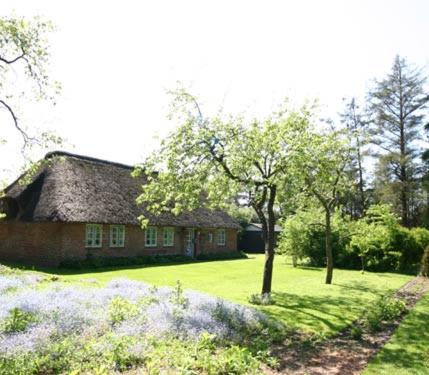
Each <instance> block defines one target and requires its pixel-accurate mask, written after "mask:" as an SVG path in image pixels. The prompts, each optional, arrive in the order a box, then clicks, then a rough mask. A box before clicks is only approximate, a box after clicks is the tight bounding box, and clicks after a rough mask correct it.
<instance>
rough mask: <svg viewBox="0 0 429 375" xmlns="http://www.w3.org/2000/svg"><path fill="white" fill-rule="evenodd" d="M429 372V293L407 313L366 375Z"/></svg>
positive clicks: (402, 374)
mask: <svg viewBox="0 0 429 375" xmlns="http://www.w3.org/2000/svg"><path fill="white" fill-rule="evenodd" d="M375 374H377V375H381V374H389V375H414V374H415V375H425V374H429V294H426V295H425V296H424V297H423V298H422V299H421V300H420V302H419V303H418V304H417V305H416V307H415V308H414V309H413V310H412V311H411V312H410V313H409V315H407V316H406V317H405V319H404V320H403V322H402V323H401V325H400V326H399V328H398V330H397V331H396V332H395V334H394V335H393V336H392V338H391V339H390V341H389V342H388V343H387V345H386V346H384V347H383V349H382V350H381V352H380V353H379V354H378V355H377V357H376V358H375V359H374V360H373V361H372V362H371V363H370V365H369V366H368V368H367V369H366V371H365V372H364V375H375Z"/></svg>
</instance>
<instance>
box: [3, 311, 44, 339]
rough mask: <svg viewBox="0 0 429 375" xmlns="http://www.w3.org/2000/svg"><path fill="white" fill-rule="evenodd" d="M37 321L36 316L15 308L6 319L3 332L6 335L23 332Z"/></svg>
mask: <svg viewBox="0 0 429 375" xmlns="http://www.w3.org/2000/svg"><path fill="white" fill-rule="evenodd" d="M35 320H36V319H35V316H34V314H32V313H30V312H27V311H24V310H22V309H20V308H18V307H15V308H13V309H12V310H10V311H9V314H8V315H7V316H6V318H5V319H4V321H3V324H2V325H1V330H2V331H3V332H4V333H16V332H23V331H25V330H26V329H27V328H28V326H29V325H30V324H31V323H33V322H35Z"/></svg>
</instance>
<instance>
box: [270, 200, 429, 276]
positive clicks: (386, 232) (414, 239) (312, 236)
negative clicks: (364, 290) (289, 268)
mask: <svg viewBox="0 0 429 375" xmlns="http://www.w3.org/2000/svg"><path fill="white" fill-rule="evenodd" d="M322 224H323V217H322V215H321V213H320V212H319V211H318V210H313V211H306V212H298V213H297V214H295V215H294V216H292V217H290V218H288V219H287V220H286V221H285V222H284V223H283V227H284V230H283V233H282V235H281V237H280V241H279V245H278V248H277V251H278V253H283V254H288V255H291V256H293V257H296V259H300V260H301V261H304V262H306V264H308V265H310V266H315V267H324V266H325V265H326V254H325V231H324V227H323V225H322ZM332 244H333V255H334V266H335V267H338V268H347V269H362V268H364V269H367V270H369V271H378V272H388V271H390V272H392V271H393V272H406V273H417V272H418V271H419V268H420V264H421V259H422V256H423V252H424V249H425V248H426V247H427V246H429V230H427V229H425V228H413V229H407V228H404V227H402V226H400V224H399V221H398V218H397V217H396V216H395V215H394V214H393V213H392V212H391V209H390V207H389V206H387V205H374V206H371V207H370V208H369V209H368V210H367V213H366V216H365V217H364V218H362V219H360V220H357V221H352V220H350V219H348V218H346V217H343V216H341V214H340V213H339V212H337V213H336V214H335V215H334V216H333V222H332Z"/></svg>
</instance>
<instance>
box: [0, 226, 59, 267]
mask: <svg viewBox="0 0 429 375" xmlns="http://www.w3.org/2000/svg"><path fill="white" fill-rule="evenodd" d="M62 226H63V225H62V224H60V223H23V222H4V223H0V261H7V262H18V263H22V264H28V265H38V266H56V265H58V264H59V262H61V260H62V253H61V233H62Z"/></svg>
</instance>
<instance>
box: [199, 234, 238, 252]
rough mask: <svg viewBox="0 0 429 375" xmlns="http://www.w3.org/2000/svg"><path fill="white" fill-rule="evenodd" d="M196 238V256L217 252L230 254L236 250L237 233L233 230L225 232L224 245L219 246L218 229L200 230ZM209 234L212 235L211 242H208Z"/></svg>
mask: <svg viewBox="0 0 429 375" xmlns="http://www.w3.org/2000/svg"><path fill="white" fill-rule="evenodd" d="M198 233H199V235H198V238H197V255H198V254H208V253H219V252H231V251H236V250H237V231H236V230H235V229H226V230H225V238H226V241H225V245H219V243H218V238H219V237H218V236H219V230H218V229H214V228H213V229H200V230H199V231H198ZM209 233H211V234H212V241H209Z"/></svg>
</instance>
